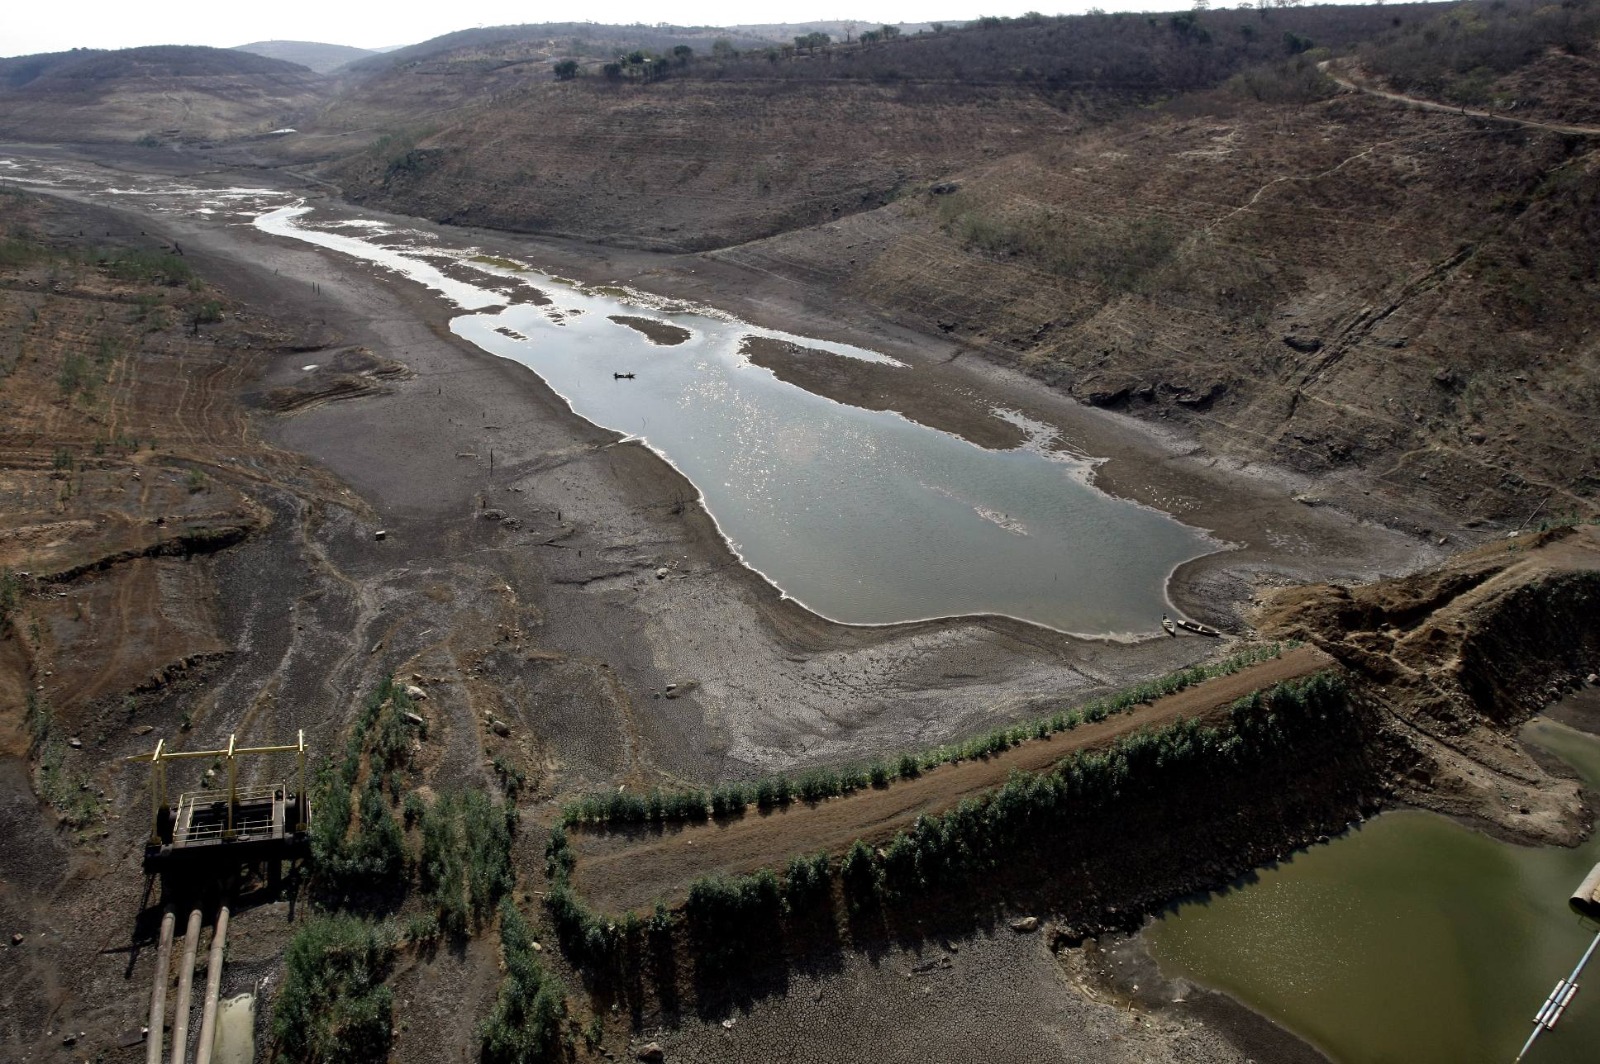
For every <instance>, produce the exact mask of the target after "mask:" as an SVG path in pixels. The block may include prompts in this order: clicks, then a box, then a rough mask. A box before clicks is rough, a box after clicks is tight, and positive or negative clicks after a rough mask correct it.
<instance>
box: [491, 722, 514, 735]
mask: <svg viewBox="0 0 1600 1064" xmlns="http://www.w3.org/2000/svg"><path fill="white" fill-rule="evenodd" d="M489 728H490V730H491V731H493V732H494V733H495V734H496V735H498V736H500V737H501V738H505V737H506V736H508V735H510V734H511V726H510V725H509V724H507V723H506V722H505V721H503V720H495V721H490V722H489Z"/></svg>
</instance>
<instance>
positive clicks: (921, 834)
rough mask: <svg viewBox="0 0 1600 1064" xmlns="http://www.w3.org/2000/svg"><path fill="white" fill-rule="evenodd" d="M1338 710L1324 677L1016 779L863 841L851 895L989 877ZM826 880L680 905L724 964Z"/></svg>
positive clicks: (800, 869) (845, 877)
mask: <svg viewBox="0 0 1600 1064" xmlns="http://www.w3.org/2000/svg"><path fill="white" fill-rule="evenodd" d="M1342 705H1343V682H1342V681H1341V680H1340V679H1339V678H1338V677H1337V675H1335V674H1334V673H1332V672H1325V673H1320V674H1318V675H1316V676H1312V677H1310V678H1308V679H1306V680H1303V681H1297V682H1291V683H1285V684H1280V685H1279V686H1277V687H1275V688H1273V689H1272V690H1270V691H1268V692H1265V693H1262V692H1257V693H1255V694H1252V695H1249V696H1247V697H1245V698H1242V699H1240V700H1238V701H1237V702H1235V703H1234V704H1233V705H1232V706H1230V707H1229V709H1228V720H1227V721H1226V722H1225V723H1223V724H1220V725H1207V724H1202V723H1200V722H1198V721H1194V720H1181V721H1178V722H1176V723H1174V724H1172V725H1169V726H1168V727H1165V728H1162V729H1160V730H1158V731H1143V732H1138V733H1136V734H1134V735H1130V736H1127V737H1126V738H1124V739H1122V740H1120V741H1118V742H1117V743H1115V744H1113V745H1112V746H1110V747H1108V748H1107V749H1105V750H1094V751H1086V752H1083V753H1080V754H1077V755H1075V756H1073V757H1070V758H1067V759H1064V760H1063V762H1062V763H1061V764H1060V765H1059V766H1057V767H1056V768H1055V769H1053V770H1051V771H1049V772H1039V773H1024V772H1016V773H1013V774H1012V776H1011V778H1010V779H1008V780H1007V781H1006V782H1005V784H1004V785H1002V786H1000V787H998V788H996V789H995V790H993V791H990V792H988V793H987V794H984V795H981V796H979V797H976V798H969V799H967V800H965V801H963V802H962V803H961V804H960V805H958V806H956V808H954V809H952V810H950V811H949V812H948V813H945V814H942V815H940V816H933V817H918V818H917V821H916V823H915V824H913V825H912V827H911V828H910V829H909V830H907V831H902V832H899V833H897V834H896V835H895V836H894V837H893V838H892V839H890V840H889V841H888V842H887V843H885V844H884V845H883V846H882V847H880V848H874V847H872V846H869V845H867V843H865V842H864V841H862V840H860V839H857V840H856V841H855V843H853V844H852V845H851V847H850V849H849V850H848V851H847V852H846V853H845V854H844V856H843V857H842V858H841V859H840V861H839V869H838V879H839V883H840V886H841V888H842V892H843V895H844V898H845V900H846V902H847V904H848V905H849V906H850V907H851V909H852V910H855V911H860V910H862V909H866V908H870V907H872V906H875V905H877V904H879V903H880V902H881V901H882V900H883V899H885V898H903V897H907V896H911V895H915V894H918V893H921V892H923V891H925V890H927V889H929V888H932V887H940V888H948V887H950V886H952V885H954V884H957V883H959V882H961V881H963V880H967V879H971V878H972V877H974V876H976V875H979V874H984V873H989V872H991V871H993V870H994V869H997V868H998V867H999V866H1000V865H1001V864H1002V863H1003V862H1005V861H1008V860H1013V859H1015V858H1016V857H1018V856H1020V855H1021V854H1023V853H1024V852H1025V851H1026V849H1027V847H1026V841H1027V840H1028V839H1034V838H1045V837H1048V831H1049V829H1050V828H1051V827H1052V826H1059V824H1060V821H1061V819H1062V818H1071V819H1072V820H1074V821H1077V822H1081V821H1082V819H1083V818H1084V817H1087V816H1091V815H1093V814H1094V813H1096V812H1097V811H1099V810H1102V809H1103V808H1104V807H1105V806H1107V805H1109V804H1110V803H1111V802H1113V801H1116V800H1117V799H1119V798H1121V797H1124V796H1126V795H1128V794H1130V793H1132V792H1136V791H1151V790H1154V789H1157V788H1162V787H1167V786H1170V784H1171V779H1172V773H1173V772H1175V771H1183V770H1201V771H1215V770H1216V769H1218V768H1219V767H1223V766H1226V767H1227V768H1228V769H1230V770H1232V769H1234V768H1236V767H1238V766H1240V765H1242V764H1244V763H1246V762H1248V761H1250V760H1252V759H1261V758H1268V757H1272V756H1275V754H1276V753H1277V752H1278V751H1280V750H1281V748H1282V747H1283V746H1284V744H1286V743H1288V742H1290V741H1292V740H1293V739H1294V738H1295V737H1296V736H1301V735H1304V734H1307V733H1308V732H1312V731H1315V730H1316V729H1317V728H1318V727H1320V725H1321V724H1323V723H1324V722H1325V721H1326V720H1327V718H1328V716H1329V714H1332V713H1336V712H1339V710H1340V707H1342ZM831 875H832V869H831V867H830V865H829V863H828V859H827V856H826V855H825V854H819V855H817V856H816V857H815V858H805V857H802V858H796V859H795V860H794V861H792V862H791V863H790V865H789V868H788V871H787V874H786V875H785V876H784V878H783V879H782V880H781V881H780V880H779V879H778V878H777V877H776V876H774V875H773V873H772V872H770V871H765V870H764V871H761V872H757V873H756V874H754V875H752V876H741V877H734V878H725V877H720V876H719V877H712V878H708V879H702V880H699V881H697V882H696V883H695V884H694V885H693V886H691V888H690V891H689V901H688V903H687V904H686V905H685V906H684V917H685V919H686V920H687V922H688V924H689V928H690V933H691V937H692V939H693V940H694V942H695V943H696V950H697V953H698V954H700V955H701V956H702V957H709V959H710V960H711V961H712V963H719V962H722V961H726V960H727V959H728V957H729V952H730V951H731V950H738V949H746V948H748V944H749V943H750V942H752V941H760V940H762V939H764V938H767V937H770V935H769V934H765V933H764V932H770V930H771V929H772V928H773V927H774V926H775V924H774V922H775V921H776V920H777V919H778V917H779V916H780V915H781V914H782V913H783V912H786V911H793V910H798V909H800V908H801V906H802V905H803V904H806V903H807V902H809V903H810V904H816V903H817V902H818V901H819V899H822V898H824V897H825V896H826V894H827V892H828V891H829V890H831Z"/></svg>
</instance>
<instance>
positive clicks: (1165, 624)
mask: <svg viewBox="0 0 1600 1064" xmlns="http://www.w3.org/2000/svg"><path fill="white" fill-rule="evenodd" d="M1161 627H1162V628H1165V629H1166V630H1167V634H1168V635H1170V636H1172V637H1173V638H1177V635H1178V629H1177V627H1176V626H1175V625H1173V623H1172V618H1170V617H1168V616H1167V615H1166V614H1164V613H1163V614H1162V615H1161Z"/></svg>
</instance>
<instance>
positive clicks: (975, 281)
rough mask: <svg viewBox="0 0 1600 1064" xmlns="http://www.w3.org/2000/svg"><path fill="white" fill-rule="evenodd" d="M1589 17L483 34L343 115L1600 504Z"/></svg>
mask: <svg viewBox="0 0 1600 1064" xmlns="http://www.w3.org/2000/svg"><path fill="white" fill-rule="evenodd" d="M822 32H825V31H822ZM1597 35H1600V0H1569V2H1567V3H1564V4H1561V5H1552V4H1545V3H1543V2H1542V0H1489V2H1484V3H1476V4H1465V5H1459V6H1455V7H1450V8H1441V7H1440V6H1439V5H1436V4H1404V5H1402V4H1389V5H1385V6H1381V7H1380V6H1377V5H1371V6H1364V7H1363V6H1335V5H1325V6H1319V7H1277V6H1268V7H1265V8H1251V9H1249V10H1244V9H1237V8H1230V9H1218V10H1209V11H1182V12H1177V13H1172V14H1167V13H1163V14H1159V15H1088V16H1079V17H1075V18H1063V19H1042V18H1040V19H1034V18H1022V19H1011V20H1002V19H980V20H978V22H976V23H973V24H969V25H968V26H966V27H963V28H960V29H956V30H946V31H944V32H941V33H928V34H925V35H920V36H918V35H910V36H905V35H896V34H889V35H887V36H885V35H883V34H881V33H879V34H876V35H873V36H869V37H867V39H866V40H865V41H863V38H862V34H861V33H860V32H857V34H856V41H855V43H851V44H848V45H842V44H839V43H837V42H835V43H832V44H829V45H818V46H816V47H810V46H801V47H797V46H796V45H794V44H793V42H792V41H791V43H790V44H788V45H780V44H774V45H759V46H757V47H755V48H750V49H745V48H739V49H738V51H739V52H740V53H741V54H738V55H733V54H729V51H728V49H726V48H723V49H718V50H717V51H716V52H714V53H710V54H708V53H706V52H702V51H701V50H699V49H698V48H697V49H695V51H694V53H693V54H692V56H688V57H680V56H678V55H675V54H673V53H672V52H671V51H670V50H664V49H659V48H657V49H654V51H655V54H654V55H648V54H647V55H642V56H639V57H633V56H628V57H624V58H622V59H609V60H600V61H592V60H580V61H579V62H577V63H576V64H574V65H573V66H567V67H564V68H563V69H562V70H561V71H560V73H559V74H558V73H557V71H556V69H555V68H554V66H553V65H552V64H550V63H548V61H547V62H546V63H525V64H521V65H507V64H504V63H500V64H496V63H483V64H482V66H481V68H480V69H481V70H484V71H487V70H490V69H491V68H492V69H493V71H494V73H493V74H492V75H489V74H480V75H479V77H481V78H483V79H486V80H483V81H480V82H479V83H480V84H483V85H487V86H492V88H490V89H489V90H488V91H484V92H480V93H478V94H476V95H471V96H466V95H463V93H462V89H461V86H462V84H464V83H466V82H469V81H471V80H472V79H471V78H467V77H461V76H453V75H452V70H451V68H454V67H457V66H460V65H461V64H460V63H459V62H453V63H441V64H435V65H430V64H428V63H419V64H417V65H416V66H414V67H407V68H397V69H395V70H393V71H391V72H389V74H388V75H386V76H385V77H384V78H383V79H379V80H377V81H374V82H372V83H369V84H368V85H365V86H363V87H362V89H361V92H362V93H363V94H364V98H366V99H370V100H371V101H373V104H372V109H370V110H367V111H362V112H355V111H352V112H348V113H344V114H340V115H339V118H340V121H341V123H342V128H349V129H361V128H363V127H365V126H367V125H380V127H381V126H382V124H383V123H382V122H381V121H355V119H357V118H361V119H377V118H379V117H380V116H381V114H382V112H381V111H379V110H377V109H376V105H378V104H384V105H385V106H392V105H393V102H394V101H396V100H398V99H400V98H401V97H402V95H404V96H405V97H407V98H409V99H412V100H416V101H418V102H419V104H423V103H426V104H432V105H433V108H434V109H433V110H431V111H427V112H426V113H425V117H424V110H423V108H422V107H421V106H419V107H417V108H415V109H414V110H412V111H411V112H410V113H411V114H412V115H415V116H417V117H414V118H412V119H411V120H410V121H409V122H406V123H405V124H403V125H402V124H400V123H395V124H394V125H392V126H390V127H389V129H390V130H391V133H390V135H389V136H386V137H379V138H374V140H373V141H372V142H370V144H369V146H368V147H367V149H366V150H365V151H364V152H362V153H360V154H357V155H355V156H352V157H351V158H349V159H347V160H345V161H344V162H343V163H342V164H341V165H340V166H338V167H337V168H336V169H335V170H334V171H333V175H332V176H335V177H336V179H337V180H338V181H339V182H340V184H341V185H342V186H343V187H344V189H345V190H346V193H347V195H348V196H349V197H350V198H352V199H354V200H356V201H358V202H367V203H372V204H375V205H381V206H383V207H385V208H387V209H391V210H396V211H399V212H402V213H408V214H421V215H427V216H429V217H432V218H434V219H436V220H440V221H446V222H453V223H460V224H470V225H483V226H491V227H496V228H502V229H509V230H520V231H535V232H545V233H556V234H561V235H565V236H571V237H578V238H583V239H590V240H598V241H603V242H607V243H616V244H633V245H637V246H655V247H664V248H675V249H684V250H695V251H710V252H711V253H712V254H713V255H715V256H716V257H718V258H722V259H725V260H728V261H731V262H734V263H737V264H740V265H742V266H746V267H750V268H752V269H753V270H755V271H757V272H758V273H759V274H762V275H777V276H787V277H791V278H794V279H796V280H798V281H801V282H803V283H804V284H805V285H806V286H807V287H808V289H811V290H815V291H816V292H818V293H819V298H827V296H826V295H821V293H828V294H829V295H838V294H841V293H842V294H845V295H848V296H850V297H852V298H854V299H856V300H859V301H860V302H862V303H865V304H868V305H871V306H874V307H876V308H878V309H880V310H881V311H883V312H884V313H886V314H888V315H890V316H892V317H894V318H895V319H897V320H899V321H901V322H904V323H907V324H910V325H913V326H915V327H917V328H919V329H922V330H924V331H926V332H928V333H930V334H934V333H944V334H948V335H951V336H953V337H955V338H959V339H961V340H963V341H967V342H970V343H971V344H973V345H974V346H975V347H977V348H979V349H981V350H985V351H987V352H989V353H990V354H992V355H994V356H995V357H998V358H1001V359H1004V360H1006V361H1011V362H1014V363H1015V364H1016V365H1017V366H1018V367H1019V368H1020V369H1022V370H1024V371H1026V372H1028V373H1029V374H1031V375H1033V376H1034V377H1036V378H1037V379H1038V380H1039V381H1040V382H1041V386H1042V387H1051V388H1054V389H1058V390H1060V391H1062V392H1064V393H1066V394H1069V395H1071V396H1074V397H1076V398H1078V399H1080V400H1082V401H1084V402H1086V403H1091V404H1094V405H1099V406H1107V407H1113V408H1116V409H1120V410H1124V411H1127V412H1128V413H1131V414H1134V415H1136V416H1142V417H1147V418H1155V419H1160V420H1164V421H1166V422H1168V423H1172V422H1179V423H1187V424H1189V425H1190V426H1191V427H1192V429H1193V431H1194V432H1195V433H1196V434H1197V436H1198V437H1199V438H1200V439H1201V440H1203V441H1204V442H1205V444H1206V446H1207V447H1209V448H1212V449H1213V450H1214V451H1215V452H1216V453H1218V454H1225V455H1228V456H1230V457H1232V458H1234V459H1236V460H1239V461H1242V462H1254V461H1257V460H1259V459H1262V458H1266V459H1268V460H1270V461H1271V462H1273V463H1275V464H1277V465H1280V466H1287V467H1289V468H1292V469H1295V470H1297V471H1299V472H1301V473H1304V474H1307V475H1311V476H1315V477H1318V478H1319V479H1320V481H1321V483H1322V484H1323V485H1324V487H1325V488H1326V489H1327V490H1328V491H1330V492H1335V493H1336V492H1337V491H1338V490H1339V488H1338V484H1339V480H1340V478H1341V477H1342V476H1344V475H1345V474H1346V473H1347V472H1349V471H1351V470H1360V471H1362V474H1363V475H1364V476H1370V475H1372V474H1374V473H1377V474H1380V475H1381V478H1382V481H1383V483H1384V484H1385V485H1387V486H1388V487H1387V491H1388V493H1389V494H1390V497H1391V498H1392V499H1393V500H1396V501H1397V502H1398V503H1405V501H1406V500H1414V499H1426V500H1427V501H1428V503H1429V504H1430V505H1431V506H1433V507H1435V508H1437V509H1438V510H1440V511H1443V512H1449V513H1454V514H1456V515H1458V516H1459V517H1460V519H1461V521H1462V523H1463V524H1468V523H1471V522H1477V521H1484V520H1506V519H1508V518H1509V519H1513V520H1523V519H1525V518H1528V516H1529V515H1530V514H1532V513H1534V512H1535V511H1536V508H1538V507H1540V506H1541V505H1543V507H1544V510H1543V512H1544V513H1546V514H1566V513H1571V512H1588V509H1589V508H1590V507H1591V506H1593V505H1595V500H1596V499H1597V498H1600V445H1596V444H1595V443H1594V441H1593V431H1592V423H1593V420H1594V418H1595V416H1596V414H1595V411H1596V410H1600V342H1597V340H1596V334H1595V331H1594V330H1593V329H1592V323H1593V317H1594V315H1593V308H1594V307H1595V306H1596V305H1600V302H1597V301H1600V267H1597V266H1596V262H1597V260H1596V258H1595V255H1594V248H1595V247H1596V246H1597V245H1600V104H1597V103H1596V101H1597V100H1600V39H1597ZM796 36H799V34H796ZM1324 63H1326V64H1328V65H1327V66H1326V67H1324V66H1323V65H1322V64H1324ZM1329 71H1331V72H1333V73H1334V74H1336V75H1338V77H1339V78H1340V79H1343V80H1342V81H1336V80H1334V78H1332V77H1330V76H1329ZM491 77H492V81H491V80H487V79H490V78H491ZM1341 85H1344V87H1341ZM1360 85H1367V86H1371V89H1370V90H1365V91H1364V90H1362V89H1361V88H1359V86H1360ZM1384 86H1388V88H1389V89H1391V90H1393V89H1400V90H1404V91H1408V92H1412V93H1414V94H1416V95H1420V96H1425V97H1431V98H1432V100H1433V101H1434V102H1431V105H1430V107H1428V108H1423V107H1411V108H1409V109H1408V107H1407V106H1406V105H1405V101H1403V100H1401V101H1397V100H1395V99H1392V98H1385V97H1383V96H1381V95H1377V94H1376V92H1377V90H1381V89H1383V88H1384ZM341 106H343V105H341ZM1463 108H1482V109H1483V112H1484V113H1472V112H1471V111H1467V112H1465V113H1464V111H1463ZM1491 110H1492V111H1493V112H1494V114H1493V117H1490V116H1489V115H1488V114H1487V113H1486V112H1488V111H1491ZM1552 121H1558V122H1569V123H1571V122H1577V123H1588V124H1589V128H1588V129H1582V128H1580V129H1575V130H1574V129H1556V128H1550V127H1549V126H1548V125H1542V124H1541V123H1549V122H1552ZM719 248H720V249H721V250H713V249H719ZM1377 494H1379V493H1378V492H1376V491H1374V495H1377ZM1362 499H1363V500H1366V501H1363V502H1362V505H1363V506H1370V507H1380V506H1384V505H1388V503H1386V502H1382V501H1380V500H1378V499H1376V498H1373V499H1370V500H1369V499H1367V497H1366V496H1364V495H1363V496H1362Z"/></svg>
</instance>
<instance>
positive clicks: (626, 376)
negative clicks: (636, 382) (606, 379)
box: [611, 373, 633, 381]
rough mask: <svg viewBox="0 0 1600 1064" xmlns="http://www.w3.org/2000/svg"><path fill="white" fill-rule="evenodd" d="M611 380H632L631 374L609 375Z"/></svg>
mask: <svg viewBox="0 0 1600 1064" xmlns="http://www.w3.org/2000/svg"><path fill="white" fill-rule="evenodd" d="M611 379H612V380H614V381H631V380H633V374H631V373H613V374H612V375H611Z"/></svg>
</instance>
